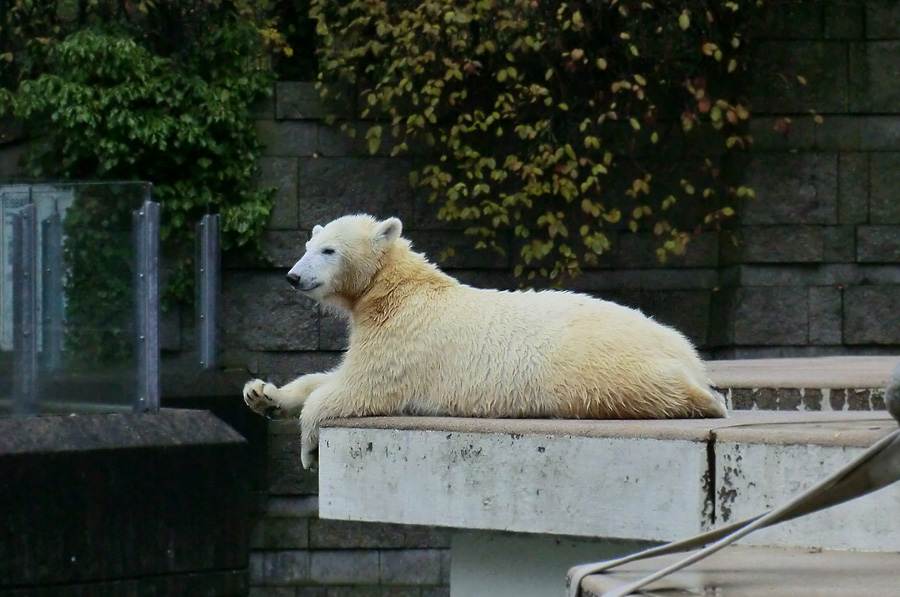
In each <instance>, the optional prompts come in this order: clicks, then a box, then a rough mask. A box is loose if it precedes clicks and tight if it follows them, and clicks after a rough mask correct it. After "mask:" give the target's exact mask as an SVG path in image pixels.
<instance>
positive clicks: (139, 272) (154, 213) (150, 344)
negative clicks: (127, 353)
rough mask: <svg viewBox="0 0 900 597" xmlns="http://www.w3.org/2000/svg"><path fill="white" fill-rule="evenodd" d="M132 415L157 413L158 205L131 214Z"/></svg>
mask: <svg viewBox="0 0 900 597" xmlns="http://www.w3.org/2000/svg"><path fill="white" fill-rule="evenodd" d="M133 225H134V245H135V246H134V257H135V264H134V265H135V269H134V305H135V342H136V347H135V355H136V356H137V394H136V396H135V401H134V411H135V412H148V411H149V412H155V411H157V410H159V394H160V390H159V204H158V203H154V202H153V201H144V205H143V206H142V207H141V208H140V209H139V210H137V211H135V212H134V216H133Z"/></svg>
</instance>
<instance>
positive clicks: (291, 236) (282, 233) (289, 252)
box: [261, 230, 309, 283]
mask: <svg viewBox="0 0 900 597" xmlns="http://www.w3.org/2000/svg"><path fill="white" fill-rule="evenodd" d="M307 240H309V233H308V232H306V231H305V230H267V231H266V232H264V233H263V236H262V241H261V242H262V248H263V251H264V252H265V254H266V256H267V257H268V258H269V259H270V263H268V264H267V265H269V266H271V267H277V268H281V269H283V270H287V269H289V268H291V267H293V265H294V264H295V263H297V260H298V259H300V258H301V257H302V256H303V252H304V251H305V248H304V245H306V241H307ZM285 283H287V282H285Z"/></svg>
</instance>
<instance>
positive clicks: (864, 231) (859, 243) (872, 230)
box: [856, 226, 900, 263]
mask: <svg viewBox="0 0 900 597" xmlns="http://www.w3.org/2000/svg"><path fill="white" fill-rule="evenodd" d="M856 255H857V259H858V260H859V261H860V262H862V263H900V226H859V227H858V228H857V229H856Z"/></svg>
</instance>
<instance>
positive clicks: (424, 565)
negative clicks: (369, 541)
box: [380, 549, 441, 585]
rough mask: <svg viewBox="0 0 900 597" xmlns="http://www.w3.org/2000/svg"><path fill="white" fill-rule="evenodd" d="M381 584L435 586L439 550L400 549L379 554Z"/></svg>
mask: <svg viewBox="0 0 900 597" xmlns="http://www.w3.org/2000/svg"><path fill="white" fill-rule="evenodd" d="M380 572H381V582H382V583H384V584H388V585H437V584H440V582H441V550H437V549H402V550H388V551H382V552H381V562H380Z"/></svg>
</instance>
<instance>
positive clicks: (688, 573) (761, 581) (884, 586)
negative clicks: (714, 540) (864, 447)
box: [581, 547, 900, 597]
mask: <svg viewBox="0 0 900 597" xmlns="http://www.w3.org/2000/svg"><path fill="white" fill-rule="evenodd" d="M682 557H684V556H683V555H682V556H665V557H660V558H654V559H651V560H646V561H643V562H633V563H631V564H627V565H625V566H622V567H621V568H616V569H614V570H611V571H609V573H607V574H596V575H593V576H588V577H587V578H585V579H584V581H583V582H582V583H581V586H582V596H583V597H602V595H603V594H604V593H606V592H607V591H611V590H613V589H615V588H616V587H619V586H621V585H624V584H627V583H630V582H634V581H636V580H638V579H640V578H642V577H644V576H647V575H648V574H650V573H652V572H655V571H656V570H659V569H661V568H664V567H665V566H668V565H670V564H672V563H674V562H676V561H678V560H680V559H681V558H682ZM898 571H900V554H897V553H857V552H840V551H821V550H812V551H810V550H798V549H780V548H766V549H761V548H748V547H729V548H727V549H724V550H722V551H720V552H718V553H716V554H714V555H712V556H710V557H709V558H707V559H706V560H703V561H701V562H698V563H697V564H695V565H693V566H690V567H688V568H686V569H684V570H681V571H679V572H676V573H674V574H672V575H671V576H668V577H666V578H663V579H661V580H659V581H657V582H655V583H653V584H650V585H648V586H647V587H645V588H644V589H642V591H641V592H640V593H638V594H639V595H666V597H691V596H695V595H723V596H727V597H813V596H815V597H893V596H895V595H898V594H900V577H898V574H900V572H898Z"/></svg>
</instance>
